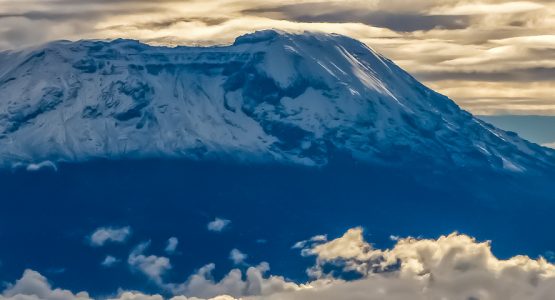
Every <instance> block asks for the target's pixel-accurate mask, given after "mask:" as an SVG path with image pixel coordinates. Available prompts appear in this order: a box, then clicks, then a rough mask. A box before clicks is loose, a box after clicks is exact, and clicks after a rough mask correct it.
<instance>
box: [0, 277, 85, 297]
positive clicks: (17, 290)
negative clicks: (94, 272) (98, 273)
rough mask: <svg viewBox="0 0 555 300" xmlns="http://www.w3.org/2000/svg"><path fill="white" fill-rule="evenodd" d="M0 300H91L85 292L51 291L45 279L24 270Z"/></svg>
mask: <svg viewBox="0 0 555 300" xmlns="http://www.w3.org/2000/svg"><path fill="white" fill-rule="evenodd" d="M0 300H92V299H91V298H90V297H89V294H88V293H86V292H80V293H77V294H74V293H72V292H71V291H68V290H63V289H58V288H56V289H53V288H52V286H51V285H50V283H49V282H48V280H47V279H46V277H44V276H42V275H41V274H39V273H38V272H36V271H33V270H26V271H25V272H24V273H23V276H22V277H21V279H19V280H17V281H16V282H15V284H11V285H8V287H7V288H6V289H5V290H4V291H3V292H2V294H1V295H0Z"/></svg>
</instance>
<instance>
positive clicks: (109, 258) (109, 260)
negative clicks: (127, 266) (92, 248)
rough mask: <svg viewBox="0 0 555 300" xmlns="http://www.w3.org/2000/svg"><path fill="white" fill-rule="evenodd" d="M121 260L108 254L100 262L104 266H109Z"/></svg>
mask: <svg viewBox="0 0 555 300" xmlns="http://www.w3.org/2000/svg"><path fill="white" fill-rule="evenodd" d="M119 261H120V260H119V259H117V258H115V257H113V256H111V255H107V256H106V257H105V258H104V260H103V261H102V262H101V263H100V265H102V266H103V267H106V268H109V267H111V266H113V265H115V264H117V263H118V262H119Z"/></svg>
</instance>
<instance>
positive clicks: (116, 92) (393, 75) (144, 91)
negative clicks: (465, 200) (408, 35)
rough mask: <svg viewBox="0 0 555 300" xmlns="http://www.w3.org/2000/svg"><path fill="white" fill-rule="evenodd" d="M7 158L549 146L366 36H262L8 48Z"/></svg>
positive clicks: (521, 161)
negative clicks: (494, 120)
mask: <svg viewBox="0 0 555 300" xmlns="http://www.w3.org/2000/svg"><path fill="white" fill-rule="evenodd" d="M0 95H1V98H0V164H2V165H4V166H10V165H11V166H13V165H17V164H28V163H33V162H34V163H36V162H41V161H45V160H51V161H69V162H73V161H85V160H89V159H93V158H108V159H118V158H156V157H161V158H192V159H206V158H231V159H236V160H248V161H262V162H264V161H279V162H284V163H293V164H303V165H325V164H327V163H329V162H330V160H333V157H334V156H335V155H336V154H337V153H346V154H348V155H350V156H352V157H354V158H355V159H356V160H360V161H364V162H367V163H376V164H382V165H395V166H431V167H433V168H437V167H441V168H483V169H488V170H503V171H517V172H521V171H525V170H542V169H547V168H552V167H553V166H554V165H555V163H554V162H555V159H554V157H555V155H554V152H553V151H552V150H549V149H546V148H542V147H540V146H538V145H535V144H532V143H529V142H527V141H525V140H523V139H521V138H519V137H518V136H516V135H515V134H512V133H507V132H505V131H502V130H499V129H496V128H494V127H493V126H491V125H489V124H487V123H485V122H483V121H480V120H478V119H476V118H474V117H473V116H472V115H471V114H469V113H467V112H465V111H463V110H461V109H460V108H459V107H458V106H457V105H456V104H455V103H454V102H452V101H451V100H449V99H448V98H447V97H445V96H442V95H440V94H438V93H435V92H434V91H432V90H430V89H428V88H426V87H425V86H423V85H422V84H420V83H419V82H418V81H416V80H415V79H414V78H413V77H411V76H410V75H409V74H408V73H406V72H404V71H403V70H402V69H400V68H399V67H397V66H396V65H395V64H394V63H392V62H391V61H390V60H388V59H386V58H384V57H383V56H381V55H379V54H377V53H375V52H374V51H373V50H371V49H369V48H368V47H367V46H365V45H364V44H362V43H360V42H357V41H355V40H352V39H350V38H347V37H344V36H338V35H326V34H319V33H305V34H302V35H295V34H288V33H284V32H277V31H261V32H256V33H254V34H249V35H245V36H242V37H239V38H237V40H236V41H235V43H234V44H233V45H230V46H224V47H176V48H166V47H153V46H148V45H145V44H141V43H139V42H137V41H130V40H114V41H111V42H106V41H80V42H67V41H59V42H53V43H50V44H47V45H45V46H43V47H40V48H37V49H30V50H25V51H19V52H4V53H1V54H0Z"/></svg>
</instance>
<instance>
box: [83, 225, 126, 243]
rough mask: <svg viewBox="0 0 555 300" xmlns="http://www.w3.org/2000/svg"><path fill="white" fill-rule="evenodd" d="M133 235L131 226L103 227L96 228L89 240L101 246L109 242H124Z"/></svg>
mask: <svg viewBox="0 0 555 300" xmlns="http://www.w3.org/2000/svg"><path fill="white" fill-rule="evenodd" d="M129 236H131V228H130V227H129V226H127V227H118V228H116V227H101V228H98V229H96V230H95V231H94V232H93V233H92V234H91V236H90V237H89V241H90V244H91V246H94V247H101V246H104V244H105V243H107V242H114V243H123V242H125V241H126V240H127V238H129Z"/></svg>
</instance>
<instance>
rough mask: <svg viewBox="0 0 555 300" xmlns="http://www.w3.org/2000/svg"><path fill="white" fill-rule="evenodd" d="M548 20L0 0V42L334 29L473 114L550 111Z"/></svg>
mask: <svg viewBox="0 0 555 300" xmlns="http://www.w3.org/2000/svg"><path fill="white" fill-rule="evenodd" d="M554 27H555V2H553V1H549V0H528V1H527V0H524V1H517V0H514V1H512V0H509V1H501V0H477V1H467V0H444V1H432V0H419V1H410V5H407V1H405V0H295V1H293V0H280V1H277V0H265V1H246V0H185V1H178V0H160V1H145V0H123V1H106V0H90V1H84V0H77V1H75V0H54V1H40V0H28V1H24V2H22V1H19V0H0V28H2V29H1V30H0V49H2V48H3V49H6V48H17V47H21V46H25V45H30V44H34V43H37V42H45V41H47V40H53V39H74V40H76V39H83V38H120V37H122V38H133V39H140V40H142V41H145V42H149V43H153V44H166V45H168V44H169V45H176V44H188V45H191V44H194V45H196V44H201V45H206V44H225V43H230V42H231V41H232V40H233V39H234V38H235V37H236V36H237V35H240V34H243V33H247V32H251V31H254V30H259V29H267V28H278V29H283V30H288V31H302V30H319V31H325V32H334V33H340V34H346V35H349V36H352V37H354V38H357V39H360V40H362V41H364V42H366V43H368V44H369V45H371V46H372V47H373V48H375V49H376V50H378V51H380V52H382V53H384V54H385V55H386V56H388V57H390V58H392V59H393V60H394V61H395V62H397V63H398V64H400V65H401V66H402V67H404V68H406V69H407V70H408V71H410V72H412V73H413V74H415V75H416V77H417V78H419V79H421V80H424V81H425V82H426V83H428V84H430V85H432V86H433V87H434V88H435V89H437V90H439V91H440V92H442V93H445V94H447V95H448V96H450V97H451V98H453V99H454V100H455V101H457V102H459V103H460V104H461V105H462V106H463V107H465V108H467V109H470V110H471V111H473V112H474V113H478V114H493V113H517V114H555V107H554V105H553V103H552V102H553V101H552V100H553V98H552V95H553V94H555V79H554V78H555V76H554V75H555V35H553V28H554ZM533 82H534V83H533ZM475 87H480V88H479V89H476V88H475ZM500 91H503V93H502V94H501V95H498V92H500Z"/></svg>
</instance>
